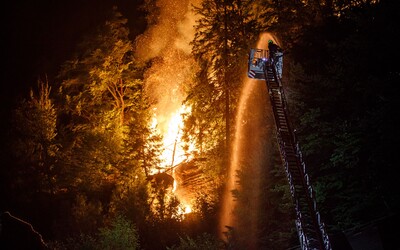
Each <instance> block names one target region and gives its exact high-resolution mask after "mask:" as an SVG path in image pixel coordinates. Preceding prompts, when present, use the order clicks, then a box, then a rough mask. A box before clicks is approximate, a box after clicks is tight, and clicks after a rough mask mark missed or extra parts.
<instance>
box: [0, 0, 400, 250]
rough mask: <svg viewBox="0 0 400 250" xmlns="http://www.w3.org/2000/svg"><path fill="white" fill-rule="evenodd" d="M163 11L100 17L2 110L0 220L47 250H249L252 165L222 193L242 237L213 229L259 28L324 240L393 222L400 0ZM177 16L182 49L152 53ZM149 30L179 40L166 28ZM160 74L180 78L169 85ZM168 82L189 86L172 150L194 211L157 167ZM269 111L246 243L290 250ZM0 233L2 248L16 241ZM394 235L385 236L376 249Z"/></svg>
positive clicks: (211, 3) (290, 225) (148, 2)
mask: <svg viewBox="0 0 400 250" xmlns="http://www.w3.org/2000/svg"><path fill="white" fill-rule="evenodd" d="M164 2H165V3H167V5H168V4H171V5H172V4H177V3H178V4H182V5H184V4H183V3H180V2H179V1H178V2H176V1H160V0H144V1H141V3H140V6H138V8H140V10H141V11H142V13H143V14H144V15H143V17H137V18H138V19H137V20H135V19H133V20H132V18H134V17H132V16H129V18H130V19H129V20H128V18H127V17H126V16H125V15H124V14H123V13H122V12H121V11H120V9H119V8H118V7H117V6H114V7H112V8H109V10H107V12H106V13H107V14H106V15H105V16H104V18H103V19H101V20H100V19H99V20H100V21H99V23H98V24H96V28H95V29H90V30H87V32H85V34H84V35H82V37H80V38H79V42H77V43H76V44H74V48H75V49H74V52H73V53H71V54H70V55H68V59H67V60H66V61H65V62H63V63H62V64H60V65H59V67H58V70H56V72H37V73H39V74H40V75H41V77H39V78H38V79H37V81H34V82H29V83H24V84H25V85H24V86H29V87H27V88H26V89H22V90H21V92H20V93H18V95H16V96H15V97H14V96H13V100H12V102H11V103H8V104H5V106H4V107H3V108H6V109H7V110H6V111H4V112H3V110H2V116H4V117H3V124H2V126H1V128H2V132H1V136H2V141H1V142H2V145H1V146H2V150H1V154H0V155H1V162H2V164H1V165H2V167H1V170H0V179H1V184H0V185H1V193H0V195H1V199H2V202H1V207H0V208H1V212H2V213H3V212H5V211H8V212H9V213H10V214H12V215H13V216H16V217H18V218H22V219H23V220H24V221H26V222H29V224H31V225H32V226H33V227H34V229H35V230H36V231H37V232H39V233H40V235H41V236H42V237H43V245H46V246H47V247H48V249H248V248H247V246H248V245H249V242H248V240H249V238H250V237H249V235H247V234H250V232H249V231H250V230H248V227H247V226H248V223H249V222H248V221H246V216H247V215H246V213H247V212H248V211H246V210H245V209H243V207H245V204H248V203H251V202H252V201H251V200H249V198H248V197H250V196H249V195H248V193H247V192H250V190H251V189H254V186H252V181H253V179H254V176H253V175H252V172H251V171H249V169H250V168H251V164H252V163H251V160H249V161H248V162H243V163H242V164H243V166H242V171H241V172H239V173H237V176H238V178H239V180H240V181H239V184H240V185H241V189H240V190H232V195H233V196H234V197H235V199H236V201H237V202H238V203H239V204H244V205H243V206H242V207H241V206H238V208H237V211H236V214H237V216H238V221H239V222H238V223H237V224H236V225H237V227H238V228H235V227H226V232H225V237H223V238H222V239H221V237H218V232H217V230H218V220H219V216H220V210H221V206H222V204H221V202H222V195H223V191H224V184H225V180H226V178H227V172H228V170H227V169H228V168H229V160H230V158H231V154H232V152H231V151H230V145H231V142H232V141H233V139H234V135H235V133H234V131H235V129H236V128H235V118H236V113H237V110H238V105H239V103H238V101H239V97H240V93H241V92H240V91H241V89H242V88H243V75H244V72H246V67H247V59H248V51H249V49H250V48H252V47H254V46H256V44H257V41H258V38H259V35H260V34H261V33H263V32H269V33H271V34H273V35H274V36H275V37H276V38H277V40H278V41H279V44H280V45H281V47H282V48H283V49H284V72H283V86H284V88H285V91H286V95H287V101H288V104H289V111H290V115H291V116H290V118H291V122H292V123H293V125H294V127H295V128H296V134H297V136H298V138H299V142H300V145H301V148H302V153H303V156H304V159H305V162H306V163H307V168H308V171H309V175H310V179H311V182H312V185H313V187H314V189H315V193H316V198H317V203H318V207H319V209H320V212H321V216H322V218H323V220H324V223H325V225H326V227H327V231H328V234H330V235H332V236H334V235H336V233H337V232H345V231H346V230H355V229H357V228H362V227H363V226H364V225H368V224H371V223H373V222H376V221H379V220H383V219H386V218H390V221H391V222H392V223H393V225H396V224H395V221H396V220H397V221H398V211H399V208H400V196H399V195H400V192H399V190H400V189H399V188H398V187H397V185H396V183H397V180H396V174H395V170H396V167H395V166H396V163H395V162H396V160H395V155H396V153H397V152H396V151H397V142H398V139H399V132H398V129H397V127H398V126H397V125H398V122H397V121H396V120H397V119H396V117H397V116H398V110H397V109H396V107H397V106H398V104H399V97H396V96H397V94H396V91H395V90H396V89H397V84H398V83H400V72H399V70H400V69H399V67H398V63H397V58H399V56H400V55H399V54H400V53H399V51H398V50H397V48H396V47H397V45H398V44H400V41H399V34H400V31H399V26H398V21H399V19H400V17H399V15H398V13H399V10H400V8H399V3H398V1H390V0H381V1H379V0H377V1H374V0H363V1H355V0H354V1H353V0H349V1H339V0H330V1H327V0H326V1H325V0H323V1H295V0H290V1H272V0H202V1H182V2H185V4H186V5H187V6H186V7H185V8H186V9H185V11H184V12H173V13H172V12H168V9H167V10H165V8H164V7H163V5H162V3H164ZM192 2H195V3H196V4H193V5H192ZM165 3H164V4H165ZM187 13H191V15H193V16H195V17H196V22H195V24H194V26H193V28H194V34H193V36H192V37H190V41H189V42H188V44H187V45H190V52H189V53H184V52H182V51H183V50H178V49H175V47H174V46H172V45H165V48H164V50H163V51H164V52H165V53H164V52H163V54H162V55H161V54H157V53H155V52H154V50H152V49H153V48H152V47H151V46H150V45H149V43H150V38H149V36H148V34H149V30H150V28H151V27H159V26H157V25H160V22H162V20H163V19H162V18H161V17H162V16H163V15H168V14H169V15H171V16H172V17H173V18H172V19H173V20H175V22H176V20H180V19H179V18H181V19H182V20H184V18H185V17H187ZM174 18H175V19H174ZM135 22H137V25H139V23H142V22H143V23H145V26H146V28H147V33H146V32H145V29H140V28H137V26H135V24H136V23H135ZM132 24H133V25H132ZM134 27H136V28H137V29H135V28H134ZM156 32H158V36H162V35H163V33H162V32H166V33H168V32H171V33H172V35H174V33H173V32H172V31H171V30H169V26H168V24H166V26H165V27H164V30H159V31H156ZM6 35H7V34H6ZM43 39H45V38H43ZM172 47H174V48H172ZM153 52H154V53H153ZM171 57H172V58H178V59H179V60H173V59H171ZM181 62H182V63H181ZM159 65H165V66H171V67H172V66H176V68H177V69H176V73H175V72H174V73H173V74H174V77H173V79H170V78H171V77H169V76H170V75H168V74H169V73H168V72H169V71H163V72H159V71H158V69H159V67H160V66H159ZM32 67H33V66H32ZM168 70H170V69H169V68H168ZM166 72H167V73H166ZM3 74H5V75H6V74H8V72H4V73H3ZM163 74H164V75H166V76H167V78H168V77H169V79H165V81H172V82H174V81H175V82H177V81H179V79H180V78H179V77H181V75H183V77H182V80H181V82H180V85H179V93H183V94H182V96H183V97H182V98H181V99H180V100H179V101H180V103H179V105H184V106H185V107H187V109H186V110H185V112H183V113H182V125H181V127H180V128H181V132H180V133H181V137H180V140H181V142H180V143H181V144H180V147H181V148H182V150H183V152H184V153H185V155H186V158H185V160H184V161H181V162H180V163H178V162H176V165H174V159H175V158H174V154H175V148H174V151H173V152H174V154H173V155H172V164H171V165H172V166H171V168H173V167H176V168H175V172H174V173H175V175H174V178H175V179H179V178H180V179H181V180H183V181H186V182H185V183H186V184H185V185H186V188H187V190H191V191H190V195H187V194H186V196H185V197H189V196H190V199H191V201H190V210H185V206H186V205H188V204H186V203H185V202H183V200H182V199H179V197H180V196H179V195H181V194H180V193H175V192H174V178H172V177H171V175H172V174H171V173H172V170H168V167H166V164H165V162H163V159H162V157H161V156H162V155H163V151H165V148H163V147H164V144H165V143H164V141H163V140H164V138H163V136H164V137H165V135H163V134H162V133H160V131H159V130H157V127H156V126H154V117H155V113H154V111H155V110H156V109H157V112H166V111H165V110H166V109H164V110H163V109H162V107H163V105H164V106H166V104H165V103H162V101H161V98H160V97H159V96H175V95H177V94H176V92H173V91H174V89H173V88H172V87H170V86H171V85H168V86H167V87H166V88H164V89H161V90H156V89H155V88H154V85H159V84H158V81H159V80H158V78H159V77H160V75H161V76H162V75H163ZM175 76H176V78H175ZM164 77H165V76H164ZM5 79H11V77H7V78H5ZM16 79H18V78H16ZM154 82H155V84H154ZM3 84H14V83H12V82H10V81H9V82H8V83H3ZM157 91H160V93H158V95H155V94H154V93H156V92H157ZM259 94H260V95H262V93H259ZM254 98H259V97H254ZM157 105H158V106H157ZM155 107H157V108H155ZM265 112H266V115H265V117H263V118H262V119H265V121H266V123H267V124H269V126H266V127H265V128H264V129H265V131H264V132H265V134H268V133H269V134H271V135H272V136H270V137H268V138H272V139H267V137H265V138H264V137H261V138H253V139H255V140H259V141H260V144H262V145H264V146H265V154H263V155H264V156H265V157H264V158H265V159H263V162H265V164H266V166H265V168H264V170H263V171H262V173H261V175H262V176H261V179H262V181H261V186H262V189H261V194H260V196H259V197H260V203H259V204H258V207H257V208H256V209H257V213H258V214H259V217H258V221H257V222H256V225H255V227H256V230H255V231H256V241H255V243H254V242H253V243H252V244H253V245H252V246H253V247H254V248H255V249H277V250H279V249H289V248H291V247H296V246H298V244H299V242H298V238H297V233H296V228H295V224H294V217H295V215H294V209H293V204H292V199H291V197H290V191H289V186H288V183H287V179H286V176H285V172H284V169H283V167H282V162H281V159H280V154H279V151H278V146H277V142H276V139H275V137H274V136H273V135H274V133H275V132H274V126H273V124H272V123H271V114H268V112H270V108H269V107H265ZM254 115H255V114H254ZM159 122H160V121H159ZM250 136H251V135H250ZM176 138H178V137H176ZM163 143H164V144H163ZM175 147H177V144H176V142H175ZM251 157H252V156H251V154H250V153H249V158H251ZM246 170H248V171H246ZM168 171H171V172H168ZM185 178H186V179H185ZM241 209H242V210H241ZM0 222H1V223H2V227H1V228H2V230H1V232H2V236H1V241H2V244H8V243H9V242H11V241H12V240H14V238H15V240H16V241H17V242H18V241H21V240H20V238H19V237H20V235H18V234H12V233H11V234H9V233H7V231H6V230H7V225H6V220H5V219H2V220H1V221H0ZM396 226H397V225H396ZM396 233H397V234H398V233H399V230H398V229H393V228H391V232H390V233H389V232H385V233H384V235H383V234H382V235H381V238H382V241H384V240H385V239H386V238H387V239H388V240H387V242H390V239H393V238H394V235H396ZM384 237H386V238H385V239H384ZM333 238H334V237H333ZM333 238H332V239H333ZM20 243H21V242H20ZM22 243H23V242H22ZM15 244H16V243H15ZM383 244H384V246H389V244H390V243H385V242H384V243H383ZM385 244H387V245H385ZM5 249H7V248H5ZM11 249H12V248H11ZM385 249H386V248H385ZM387 249H390V248H387Z"/></svg>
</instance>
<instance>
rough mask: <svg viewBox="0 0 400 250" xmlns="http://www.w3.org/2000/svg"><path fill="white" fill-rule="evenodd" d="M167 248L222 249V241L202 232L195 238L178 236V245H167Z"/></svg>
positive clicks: (188, 249) (187, 249)
mask: <svg viewBox="0 0 400 250" xmlns="http://www.w3.org/2000/svg"><path fill="white" fill-rule="evenodd" d="M167 249H168V250H205V249H208V250H217V249H224V248H223V242H221V241H219V240H218V239H216V238H215V237H214V236H212V235H210V234H208V233H203V234H202V235H198V236H197V237H196V238H191V237H189V236H186V237H179V245H174V246H172V247H167Z"/></svg>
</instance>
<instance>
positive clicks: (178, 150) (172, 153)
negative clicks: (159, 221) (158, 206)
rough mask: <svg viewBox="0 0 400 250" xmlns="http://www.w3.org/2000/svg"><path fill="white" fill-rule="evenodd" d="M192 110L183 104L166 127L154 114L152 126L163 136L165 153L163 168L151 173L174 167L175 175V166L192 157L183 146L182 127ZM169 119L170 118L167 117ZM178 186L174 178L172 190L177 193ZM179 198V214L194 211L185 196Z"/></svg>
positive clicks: (163, 154)
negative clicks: (186, 115) (184, 118)
mask: <svg viewBox="0 0 400 250" xmlns="http://www.w3.org/2000/svg"><path fill="white" fill-rule="evenodd" d="M190 112H191V108H190V107H187V106H185V105H182V106H181V107H180V108H179V109H178V110H176V111H175V112H172V114H171V115H170V116H169V120H168V121H167V122H165V123H164V124H166V125H165V127H160V125H161V123H159V122H158V120H157V116H156V115H154V117H153V121H152V127H153V128H155V129H157V130H158V133H160V134H161V135H162V137H163V153H162V154H161V170H160V169H156V168H154V169H152V170H150V173H151V174H156V173H159V172H164V171H167V170H169V169H171V168H172V172H171V175H172V176H173V177H174V172H175V171H174V168H173V167H175V166H177V165H178V164H179V163H182V162H183V161H187V160H189V159H190V157H189V155H188V154H187V152H185V151H184V150H183V148H182V145H181V143H182V141H181V139H182V131H181V130H182V128H183V125H184V124H183V116H184V115H185V114H188V113H190ZM161 119H165V117H161ZM167 119H168V118H167ZM192 149H193V145H191V146H189V150H192ZM177 188H178V183H177V181H176V180H174V184H173V188H172V192H173V193H174V194H175V195H177V193H176V192H175V191H176V189H177ZM177 198H178V199H179V200H180V202H181V207H180V208H179V209H178V214H179V215H184V214H188V213H191V212H192V208H191V205H190V204H187V202H186V201H184V199H183V197H179V196H178V195H177Z"/></svg>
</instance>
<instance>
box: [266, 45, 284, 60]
mask: <svg viewBox="0 0 400 250" xmlns="http://www.w3.org/2000/svg"><path fill="white" fill-rule="evenodd" d="M268 50H269V57H270V59H272V62H275V59H276V53H278V52H282V49H281V48H280V47H279V46H278V45H277V44H275V43H274V42H273V41H272V40H268Z"/></svg>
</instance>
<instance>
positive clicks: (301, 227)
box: [248, 49, 332, 250]
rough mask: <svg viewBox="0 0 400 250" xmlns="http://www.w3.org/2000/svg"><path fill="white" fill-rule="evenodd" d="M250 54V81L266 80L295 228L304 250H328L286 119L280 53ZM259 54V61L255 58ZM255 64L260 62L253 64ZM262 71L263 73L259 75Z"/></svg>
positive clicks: (261, 52) (328, 246) (294, 139)
mask: <svg viewBox="0 0 400 250" xmlns="http://www.w3.org/2000/svg"><path fill="white" fill-rule="evenodd" d="M252 51H253V52H254V53H251V54H250V58H249V72H248V76H249V77H250V78H255V79H260V80H265V82H266V84H267V88H268V92H269V96H270V100H271V105H272V110H273V114H274V119H275V124H276V129H277V139H278V144H279V149H280V153H281V158H282V162H283V164H284V167H285V170H286V175H287V178H288V181H289V185H290V192H291V194H292V197H293V201H294V205H295V209H296V227H297V232H298V236H299V240H300V245H301V248H302V249H303V250H310V249H321V250H331V249H332V247H331V244H330V241H329V238H328V235H327V233H326V231H325V225H324V223H323V222H322V221H321V218H320V214H319V212H318V210H317V205H316V200H315V194H314V191H313V188H312V186H311V184H310V179H309V176H308V175H307V173H306V169H305V164H304V161H303V159H302V154H301V151H300V148H299V145H298V141H297V139H296V136H295V134H294V132H293V130H292V128H291V124H290V122H289V119H288V110H287V105H286V99H285V94H284V90H283V88H282V84H281V78H282V59H283V58H282V54H279V55H278V56H276V57H275V61H274V59H272V58H271V57H270V56H268V51H266V50H260V49H253V50H252ZM258 55H261V56H262V57H261V58H257V56H258ZM254 62H261V63H260V64H254ZM261 72H262V74H261Z"/></svg>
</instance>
